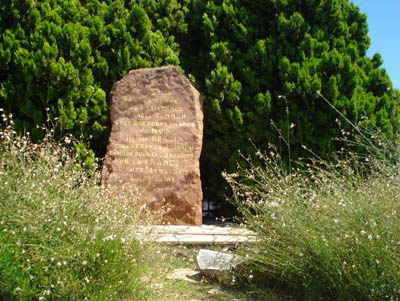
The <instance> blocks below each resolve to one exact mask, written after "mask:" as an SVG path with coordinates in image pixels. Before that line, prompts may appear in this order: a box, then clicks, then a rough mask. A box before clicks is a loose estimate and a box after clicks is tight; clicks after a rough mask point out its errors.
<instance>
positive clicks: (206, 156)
mask: <svg viewBox="0 0 400 301" xmlns="http://www.w3.org/2000/svg"><path fill="white" fill-rule="evenodd" d="M187 7H188V8H189V11H190V18H189V17H188V19H187V22H188V33H189V34H188V35H187V36H186V37H185V40H182V41H179V42H180V45H181V47H182V51H181V62H182V66H183V69H184V70H185V71H186V72H188V73H191V74H193V75H194V77H195V78H196V80H197V85H198V86H199V88H200V90H201V91H202V93H203V94H204V95H205V106H204V107H205V116H206V120H205V130H204V134H205V139H204V140H205V143H204V149H203V156H202V162H201V165H202V174H203V182H204V185H205V188H208V189H205V193H206V195H205V197H209V198H212V199H215V192H216V191H218V192H219V194H218V197H219V198H220V199H222V197H223V193H224V191H223V190H222V189H220V187H221V185H220V183H221V181H220V173H221V171H222V170H224V169H226V170H228V171H229V172H233V170H234V169H235V168H236V162H237V161H238V159H239V155H238V153H237V149H240V150H241V151H242V152H243V153H244V154H245V155H247V154H251V153H254V148H253V146H252V143H250V142H249V139H251V140H252V142H253V143H254V144H255V145H256V146H257V147H258V148H260V149H267V146H268V144H269V143H272V144H275V145H278V146H281V150H280V152H281V154H283V155H284V156H285V157H286V158H288V156H290V157H291V159H295V158H299V157H300V156H303V155H305V153H304V150H303V148H302V145H305V146H307V147H308V148H309V149H311V150H313V152H315V153H316V154H318V155H321V156H322V157H325V158H326V157H327V156H328V154H330V153H331V152H332V151H334V150H335V148H337V147H338V145H335V142H334V141H333V140H332V138H333V137H338V136H339V127H338V125H337V124H336V123H335V120H336V119H340V116H339V115H338V114H337V112H335V111H334V110H332V108H330V107H329V105H328V104H327V103H326V102H325V101H324V100H322V99H321V98H320V97H319V96H318V95H319V94H318V93H317V91H321V92H322V94H324V95H325V96H327V98H328V99H329V100H330V101H331V102H332V103H333V105H334V106H335V108H337V109H338V110H339V111H340V112H341V113H342V114H344V115H345V116H346V117H347V118H348V119H349V120H351V121H352V122H353V123H357V122H358V121H360V120H361V117H362V116H365V117H367V118H368V120H367V121H365V122H366V123H370V124H371V125H373V126H379V127H380V128H382V130H383V131H384V133H385V134H386V135H388V137H391V138H394V137H395V133H396V132H398V130H399V129H398V115H397V114H396V108H395V106H396V101H397V100H396V97H395V91H394V90H393V88H392V83H391V81H390V79H389V77H388V75H387V74H386V72H385V70H384V69H383V68H380V66H381V64H382V60H381V58H380V55H379V54H376V55H375V56H374V57H373V58H372V59H370V58H368V57H366V51H367V49H368V47H369V43H370V40H369V37H368V35H367V33H368V26H367V22H366V15H365V14H362V13H360V11H359V8H358V7H357V6H354V5H353V4H352V3H349V2H348V1H347V0H307V1H299V0H290V1H289V0H262V1H261V0H259V1H257V0H251V1H250V0H244V1H239V0H220V1H202V0H188V1H187ZM271 120H272V121H273V122H274V123H273V124H271ZM344 126H345V127H346V126H350V125H344ZM288 149H290V151H288ZM208 191H209V192H211V194H208V195H207V192H208Z"/></svg>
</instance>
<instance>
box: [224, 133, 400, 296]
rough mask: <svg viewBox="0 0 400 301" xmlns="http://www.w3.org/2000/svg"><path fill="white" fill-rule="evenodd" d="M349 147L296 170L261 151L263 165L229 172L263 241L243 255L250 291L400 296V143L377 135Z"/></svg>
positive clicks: (246, 219) (349, 141) (348, 142)
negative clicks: (246, 262)
mask: <svg viewBox="0 0 400 301" xmlns="http://www.w3.org/2000/svg"><path fill="white" fill-rule="evenodd" d="M365 133H366V134H365ZM343 142H344V143H345V148H344V149H343V150H342V152H341V153H339V154H338V155H337V159H335V160H332V161H329V162H328V161H324V160H322V159H315V160H303V161H301V162H297V165H296V166H297V168H296V169H294V170H292V171H291V172H290V173H289V172H287V171H286V170H284V169H282V168H281V166H282V164H281V159H280V157H279V155H278V154H277V153H276V151H275V150H274V148H271V149H270V150H269V153H265V154H263V153H261V152H257V155H258V156H259V158H261V160H262V161H263V164H262V165H260V164H255V163H254V162H253V160H252V159H251V158H247V159H246V162H247V163H246V164H245V165H239V166H238V170H237V172H236V173H233V174H225V175H224V176H225V179H226V180H227V181H228V183H229V184H230V186H231V187H232V190H233V192H234V193H233V198H232V199H231V200H230V201H231V202H232V203H233V204H234V205H235V206H236V207H237V208H238V211H239V213H240V214H241V216H242V222H243V223H244V224H246V226H247V227H248V228H249V229H251V230H253V231H255V232H256V233H257V234H258V235H259V237H260V240H259V242H258V243H257V244H255V245H254V246H248V247H245V248H242V249H241V251H240V252H241V255H243V256H248V258H249V262H248V264H247V265H246V267H245V268H244V271H241V273H240V274H241V275H242V277H241V281H242V282H241V283H242V285H244V287H245V288H246V289H247V290H248V292H252V293H254V294H256V295H263V293H265V292H269V289H267V288H270V287H271V286H272V287H275V288H276V289H278V290H281V291H282V290H284V289H285V290H287V291H289V292H291V294H295V295H298V294H300V295H301V296H303V298H304V297H305V298H307V299H311V300H312V299H321V298H322V299H332V300H364V299H365V300H376V299H377V300H398V299H399V298H400V165H399V161H398V160H399V147H398V145H396V144H394V143H393V142H392V141H388V140H386V139H385V138H384V137H383V136H382V135H381V133H379V132H376V131H364V134H363V135H356V136H355V138H351V135H349V133H345V139H344V141H343ZM360 151H361V152H360Z"/></svg>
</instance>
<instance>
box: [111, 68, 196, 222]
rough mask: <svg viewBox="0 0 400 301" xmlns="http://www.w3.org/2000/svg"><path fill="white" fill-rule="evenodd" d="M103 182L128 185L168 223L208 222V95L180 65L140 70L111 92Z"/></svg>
mask: <svg viewBox="0 0 400 301" xmlns="http://www.w3.org/2000/svg"><path fill="white" fill-rule="evenodd" d="M110 115H111V126H112V127H111V134H110V138H109V142H108V146H107V154H106V156H105V159H104V168H103V183H107V184H110V185H111V186H114V187H119V185H122V184H125V185H126V184H128V186H130V187H132V188H137V189H138V190H139V191H140V192H141V193H142V200H144V201H145V202H146V203H147V204H148V205H149V206H150V208H151V210H153V211H154V212H158V211H159V210H160V209H161V208H163V207H165V206H167V207H170V211H169V213H168V214H167V215H166V216H164V222H168V223H171V224H192V225H200V224H201V223H202V206H201V202H202V196H203V195H202V191H201V182H200V167H199V158H200V153H201V148H202V137H203V111H202V99H201V96H200V94H199V92H198V91H197V90H196V89H195V88H194V87H193V86H192V85H191V84H190V82H189V80H188V79H187V78H186V77H185V76H183V75H182V74H181V73H180V72H179V71H178V69H177V68H176V67H174V66H168V67H161V68H153V69H139V70H134V71H131V72H130V73H129V74H128V75H126V76H125V77H124V78H122V79H121V80H120V81H118V82H116V83H115V84H114V86H113V88H112V90H111V106H110Z"/></svg>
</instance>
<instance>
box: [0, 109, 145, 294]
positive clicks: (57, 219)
mask: <svg viewBox="0 0 400 301" xmlns="http://www.w3.org/2000/svg"><path fill="white" fill-rule="evenodd" d="M2 118H3V121H5V122H6V123H7V124H6V125H5V126H4V127H3V129H2V130H1V131H0V296H1V295H4V296H7V297H8V298H11V299H18V300H31V299H35V300H55V299H63V300H84V299H85V298H86V299H90V300H121V299H123V298H133V299H135V300H138V299H141V298H142V299H143V298H145V297H146V296H147V295H148V294H149V292H148V290H147V288H145V287H144V284H143V283H142V281H141V278H140V277H141V276H143V273H144V272H145V270H146V264H145V263H146V260H145V258H146V256H148V254H149V248H150V246H149V244H148V243H144V242H142V241H141V240H140V239H138V238H137V237H135V235H134V233H135V229H136V227H138V226H139V225H140V224H141V222H140V221H139V218H138V215H139V214H140V210H138V209H137V206H136V202H137V200H138V197H137V196H135V195H122V194H121V195H119V196H113V197H110V191H109V190H108V189H107V188H106V187H102V186H100V185H98V184H99V179H100V174H99V172H98V171H93V170H90V169H85V168H82V167H81V166H80V165H79V164H77V162H76V158H75V157H74V156H73V155H72V154H71V152H70V151H69V150H68V149H67V147H66V146H65V144H64V143H61V142H58V143H57V142H56V141H54V140H53V138H52V132H53V131H52V130H50V131H47V132H46V134H45V135H44V137H45V138H44V140H43V142H41V143H40V144H34V143H32V142H31V141H30V137H29V136H30V135H29V133H26V134H25V135H19V134H16V132H14V131H13V129H12V125H13V121H12V120H10V119H9V118H8V117H7V116H5V115H4V114H3V115H2ZM64 140H65V141H64V142H65V143H72V141H71V140H72V138H71V137H70V136H67V137H65V139H64Z"/></svg>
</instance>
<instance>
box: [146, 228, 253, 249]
mask: <svg viewBox="0 0 400 301" xmlns="http://www.w3.org/2000/svg"><path fill="white" fill-rule="evenodd" d="M141 232H142V234H143V235H144V237H147V238H148V239H151V240H154V241H155V242H158V243H163V244H183V245H237V244H242V243H255V242H256V240H257V236H256V234H255V233H253V232H251V231H249V230H247V229H244V228H240V227H236V226H215V225H202V226H175V225H159V226H152V227H144V228H142V229H141Z"/></svg>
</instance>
